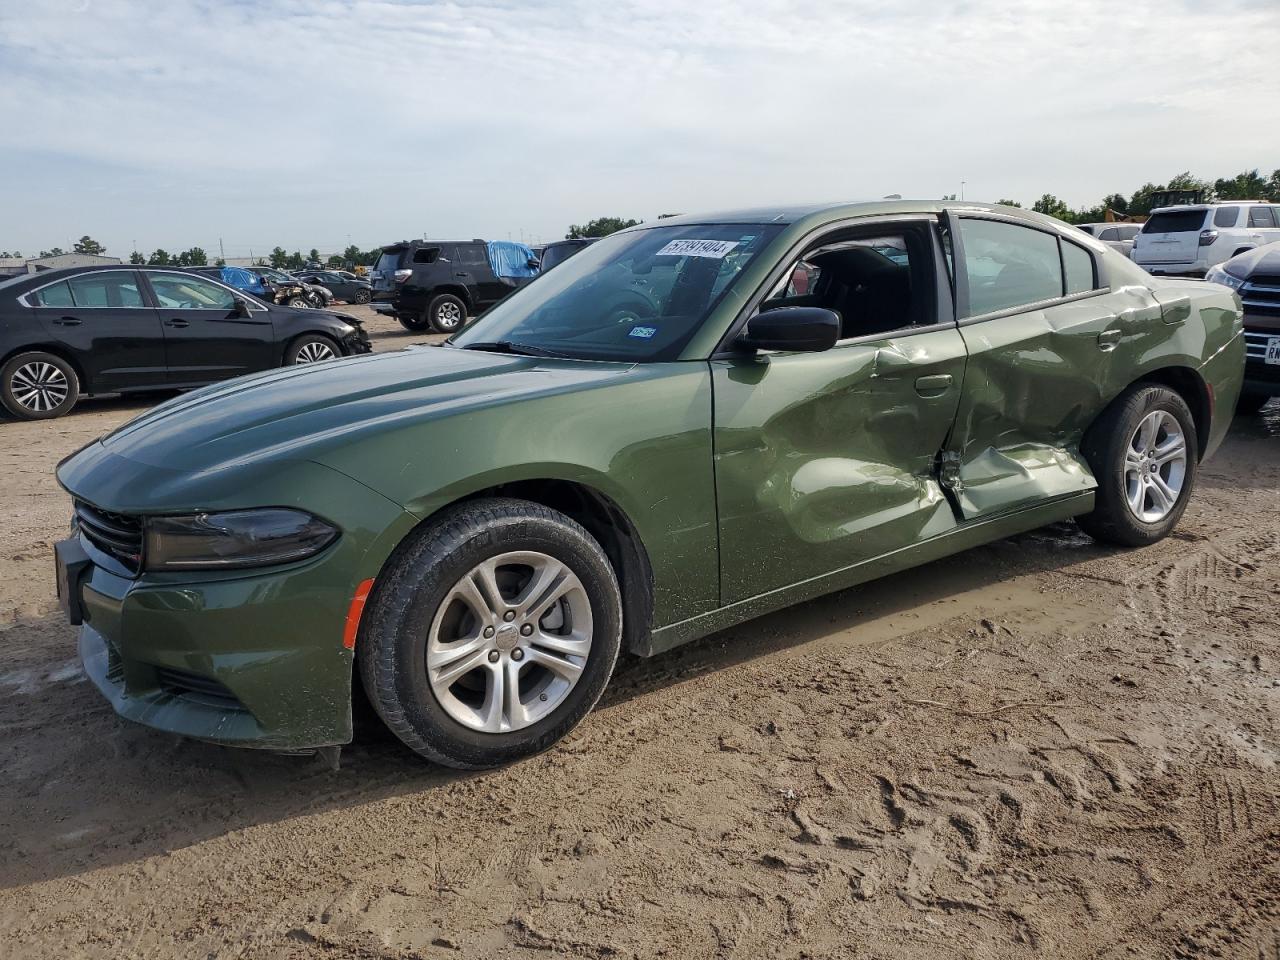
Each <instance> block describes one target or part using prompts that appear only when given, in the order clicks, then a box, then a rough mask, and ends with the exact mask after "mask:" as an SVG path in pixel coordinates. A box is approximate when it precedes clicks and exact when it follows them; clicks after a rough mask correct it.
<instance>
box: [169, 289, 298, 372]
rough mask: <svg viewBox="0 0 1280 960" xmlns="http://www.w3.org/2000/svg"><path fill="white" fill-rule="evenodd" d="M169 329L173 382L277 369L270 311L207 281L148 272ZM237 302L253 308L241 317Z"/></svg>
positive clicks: (170, 369) (247, 298)
mask: <svg viewBox="0 0 1280 960" xmlns="http://www.w3.org/2000/svg"><path fill="white" fill-rule="evenodd" d="M145 277H146V279H147V281H148V282H149V284H150V286H151V291H152V295H153V296H154V298H155V302H156V306H157V313H158V314H159V316H160V324H161V328H162V329H163V331H164V343H165V356H166V359H167V362H168V367H169V377H168V382H169V383H170V384H171V385H173V386H175V387H176V386H194V385H197V384H201V383H211V382H213V381H215V380H225V379H227V378H228V377H238V376H240V375H241V374H244V373H252V372H254V371H256V370H266V369H268V368H270V367H273V366H275V332H274V329H273V327H272V325H271V313H270V311H269V310H268V309H267V307H265V306H264V305H263V304H261V303H258V302H256V301H254V300H253V299H252V298H250V297H247V296H245V297H240V295H239V294H238V292H237V291H236V290H233V289H232V288H231V287H227V286H224V285H223V284H221V283H217V282H215V281H213V280H211V279H209V278H208V277H202V276H199V275H196V274H190V273H166V272H159V271H148V272H147V273H146V274H145ZM237 298H239V299H243V300H244V301H245V302H246V303H247V304H248V305H249V315H248V316H247V317H242V316H240V313H239V311H238V310H237V309H236V300H237Z"/></svg>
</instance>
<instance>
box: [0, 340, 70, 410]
mask: <svg viewBox="0 0 1280 960" xmlns="http://www.w3.org/2000/svg"><path fill="white" fill-rule="evenodd" d="M79 398H80V379H79V378H78V377H77V376H76V372H75V370H74V369H73V368H72V366H71V364H69V363H67V361H65V360H63V359H62V358H61V357H59V356H55V355H54V354H52V353H44V352H43V351H38V352H37V351H33V352H31V353H20V354H18V355H17V356H15V357H11V358H10V359H9V361H8V362H7V363H5V365H4V366H3V367H0V403H3V404H4V408H5V409H6V410H8V411H9V413H11V414H13V415H14V416H15V417H17V418H19V419H20V420H51V419H53V418H54V417H60V416H62V415H63V414H65V413H69V412H70V410H71V408H72V407H74V406H75V405H76V401H77V400H78V399H79Z"/></svg>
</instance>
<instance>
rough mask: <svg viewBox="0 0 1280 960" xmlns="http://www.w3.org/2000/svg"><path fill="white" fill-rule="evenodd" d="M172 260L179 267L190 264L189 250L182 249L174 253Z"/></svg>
mask: <svg viewBox="0 0 1280 960" xmlns="http://www.w3.org/2000/svg"><path fill="white" fill-rule="evenodd" d="M172 262H173V263H174V264H175V265H177V266H179V267H189V266H191V251H190V250H183V251H182V252H181V253H175V254H174V255H173V261H172Z"/></svg>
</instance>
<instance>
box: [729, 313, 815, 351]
mask: <svg viewBox="0 0 1280 960" xmlns="http://www.w3.org/2000/svg"><path fill="white" fill-rule="evenodd" d="M839 339H840V314H838V313H836V312H835V311H834V310H826V309H824V308H822V307H778V308H776V309H774V310H766V311H765V312H764V313H758V314H756V315H755V316H754V317H752V318H751V319H750V320H748V321H747V328H746V330H744V331H743V332H742V335H741V336H739V337H738V343H739V344H741V345H742V346H744V347H747V348H749V349H752V350H788V351H797V352H800V351H804V352H809V353H817V352H820V351H822V350H830V349H831V348H832V347H833V346H835V344H836V341H837V340H839Z"/></svg>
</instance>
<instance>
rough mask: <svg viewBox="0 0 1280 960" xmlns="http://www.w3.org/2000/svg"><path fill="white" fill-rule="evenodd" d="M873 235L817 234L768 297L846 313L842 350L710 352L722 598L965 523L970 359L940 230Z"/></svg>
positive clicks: (900, 227) (911, 226) (882, 228)
mask: <svg viewBox="0 0 1280 960" xmlns="http://www.w3.org/2000/svg"><path fill="white" fill-rule="evenodd" d="M872 229H873V230H874V233H873V234H871V235H868V234H867V233H865V231H863V232H860V233H859V234H855V235H852V236H851V235H850V234H849V232H848V231H844V232H843V233H839V234H836V235H834V236H832V235H827V236H825V237H822V238H819V239H818V241H817V251H816V252H815V251H814V250H812V249H810V250H809V251H807V252H806V253H805V255H804V257H802V258H801V259H800V261H798V262H797V263H796V264H789V265H786V266H785V267H784V273H783V274H782V279H781V281H780V285H781V286H782V287H783V289H782V290H781V291H776V292H775V294H774V295H773V296H772V298H771V299H770V300H766V301H765V303H764V306H765V307H768V306H770V305H779V306H781V305H787V303H788V302H793V303H803V304H806V305H812V306H821V307H827V308H829V309H834V310H836V311H837V312H838V313H841V315H842V331H841V332H842V339H841V340H840V342H838V343H837V344H836V346H835V347H833V348H832V349H830V350H828V351H826V352H822V353H780V352H762V353H751V354H745V353H737V354H728V355H724V356H722V357H720V358H717V359H713V360H712V361H711V374H712V386H713V395H714V400H715V424H714V441H715V474H716V494H717V500H718V508H719V518H718V522H719V531H720V558H721V560H720V563H721V602H722V603H726V604H728V603H734V602H738V601H742V600H746V599H748V598H751V597H755V596H758V595H761V594H765V593H768V592H770V591H772V590H777V589H781V588H784V587H787V586H790V585H792V584H796V583H800V582H802V581H805V580H809V579H813V578H816V577H821V576H823V575H826V574H830V573H834V572H836V571H839V570H842V569H845V568H848V567H852V566H855V565H857V564H860V563H864V562H867V561H869V560H873V559H875V558H876V557H879V556H883V555H885V554H888V553H891V552H893V551H895V550H899V549H901V548H903V547H907V546H910V545H911V544H914V543H917V542H919V541H921V540H925V539H928V538H930V537H933V536H936V535H938V534H941V533H944V532H946V531H948V530H950V529H952V528H954V527H955V525H956V516H955V513H954V511H953V509H952V508H951V506H950V504H949V502H948V500H947V498H946V497H945V496H944V493H943V489H942V487H941V485H940V483H939V452H940V451H941V450H942V449H943V448H944V446H945V445H946V442H947V437H948V435H949V434H950V432H951V429H952V425H953V424H954V422H955V417H956V410H957V407H958V404H959V398H960V390H961V385H962V383H963V380H964V369H965V362H966V353H965V345H964V341H963V339H962V338H961V336H960V332H959V330H958V328H957V326H956V323H955V318H954V313H953V310H952V305H951V294H950V288H949V281H948V280H947V276H946V274H945V272H944V269H943V266H942V262H941V258H940V248H939V244H938V240H937V236H936V224H935V222H934V221H933V219H932V218H921V219H918V220H914V221H906V222H903V221H894V222H886V223H880V224H877V225H876V226H875V227H874V228H872ZM842 244H843V245H845V246H844V248H843V249H841V245H842ZM826 248H830V250H829V252H827V253H823V252H822V251H823V250H824V249H826ZM779 294H780V295H779Z"/></svg>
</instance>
